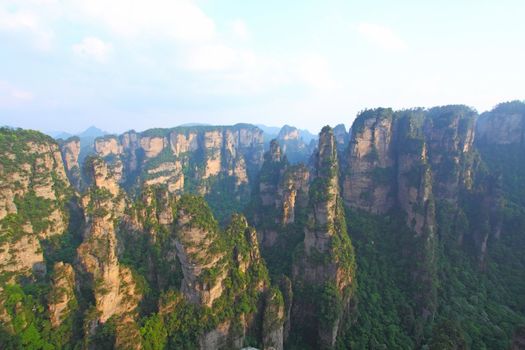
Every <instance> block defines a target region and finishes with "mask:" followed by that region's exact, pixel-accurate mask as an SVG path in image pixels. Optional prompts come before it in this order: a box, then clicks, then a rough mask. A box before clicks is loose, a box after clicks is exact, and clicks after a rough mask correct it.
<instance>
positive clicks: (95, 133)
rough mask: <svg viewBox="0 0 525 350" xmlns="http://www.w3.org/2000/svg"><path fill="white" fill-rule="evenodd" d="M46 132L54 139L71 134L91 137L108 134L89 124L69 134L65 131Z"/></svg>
mask: <svg viewBox="0 0 525 350" xmlns="http://www.w3.org/2000/svg"><path fill="white" fill-rule="evenodd" d="M47 134H48V135H49V136H51V137H52V138H54V139H63V140H66V139H68V138H70V137H72V136H78V137H80V138H93V139H94V138H97V137H100V136H104V135H108V134H109V132H107V131H104V130H102V129H99V128H97V127H96V126H90V127H89V128H87V129H86V130H84V131H82V132H79V133H77V134H71V133H69V132H65V131H49V132H47Z"/></svg>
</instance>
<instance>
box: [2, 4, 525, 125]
mask: <svg viewBox="0 0 525 350" xmlns="http://www.w3.org/2000/svg"><path fill="white" fill-rule="evenodd" d="M524 86H525V1H524V0H440V1H430V0H425V1H422V0H414V1H403V0H395V1H393V0H383V1H379V0H377V1H350V0H340V1H338V0H315V1H313V0H312V1H310V0H286V1H285V0H265V1H248V0H236V1H234V0H203V1H197V0H195V1H192V0H141V1H137V0H135V1H134V0H0V125H4V124H8V125H12V126H20V127H24V128H34V129H40V130H48V131H50V130H65V131H70V132H75V131H79V130H82V129H85V128H86V127H88V126H90V125H96V126H98V127H101V128H103V129H106V130H109V131H115V132H121V131H124V130H127V129H131V128H134V129H136V130H143V129H146V128H149V127H169V126H175V125H178V124H182V123H192V122H201V123H212V124H232V123H236V122H251V123H263V124H267V125H282V124H285V123H287V124H292V125H296V126H298V127H301V128H308V129H310V130H311V131H314V132H317V131H318V130H319V129H320V128H321V127H322V126H323V125H325V124H331V125H335V124H338V123H345V124H346V125H347V126H349V125H350V124H351V122H352V120H353V119H354V117H355V115H356V113H357V112H358V111H360V110H362V109H365V108H372V107H378V106H388V107H394V108H403V107H414V106H423V107H429V106H434V105H443V104H455V103H462V104H467V105H469V106H473V107H475V108H476V109H478V111H484V110H486V109H489V108H491V107H492V106H494V105H495V104H496V103H498V102H502V101H508V100H513V99H520V100H523V99H524V98H525V88H524Z"/></svg>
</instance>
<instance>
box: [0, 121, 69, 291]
mask: <svg viewBox="0 0 525 350" xmlns="http://www.w3.org/2000/svg"><path fill="white" fill-rule="evenodd" d="M0 147H1V149H2V152H0V237H1V238H0V272H1V273H2V275H3V276H4V278H6V279H7V280H12V281H14V279H15V278H16V277H17V276H21V275H24V276H31V275H32V274H33V272H34V273H37V274H40V275H41V274H44V273H45V272H46V267H45V265H44V259H43V250H42V242H43V241H44V240H46V239H49V238H51V237H53V236H57V235H61V234H63V233H64V231H65V230H66V228H67V224H68V211H67V208H66V204H67V201H68V198H69V193H70V192H69V191H70V187H69V182H68V179H67V177H66V173H65V171H64V167H63V165H62V157H61V155H60V151H59V148H58V145H57V143H56V142H55V141H54V140H52V139H51V138H49V137H46V136H44V135H42V134H40V133H37V132H33V131H26V130H10V129H6V128H2V129H0Z"/></svg>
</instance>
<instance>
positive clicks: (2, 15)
mask: <svg viewBox="0 0 525 350" xmlns="http://www.w3.org/2000/svg"><path fill="white" fill-rule="evenodd" d="M0 30H2V31H5V32H11V33H16V34H22V35H28V36H29V37H30V38H31V40H32V41H33V43H34V45H35V47H36V48H37V49H40V50H45V51H46V50H49V49H50V48H51V42H52V39H53V32H52V31H51V30H50V29H48V28H46V27H45V25H44V24H43V23H42V22H41V20H40V18H39V17H38V16H37V15H36V14H35V13H33V12H29V11H8V10H6V9H3V8H1V7H0Z"/></svg>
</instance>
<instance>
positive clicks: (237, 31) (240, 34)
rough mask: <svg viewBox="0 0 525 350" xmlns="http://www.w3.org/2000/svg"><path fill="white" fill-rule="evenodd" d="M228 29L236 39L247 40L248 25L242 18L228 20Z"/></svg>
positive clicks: (248, 33)
mask: <svg viewBox="0 0 525 350" xmlns="http://www.w3.org/2000/svg"><path fill="white" fill-rule="evenodd" d="M230 30H231V32H232V34H233V35H234V36H235V37H236V38H238V39H241V40H247V39H249V38H250V32H249V30H248V26H247V25H246V23H245V22H244V21H243V20H242V19H236V20H234V21H232V22H230Z"/></svg>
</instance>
